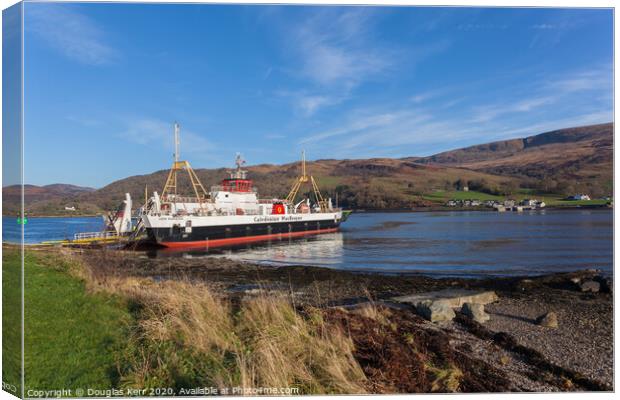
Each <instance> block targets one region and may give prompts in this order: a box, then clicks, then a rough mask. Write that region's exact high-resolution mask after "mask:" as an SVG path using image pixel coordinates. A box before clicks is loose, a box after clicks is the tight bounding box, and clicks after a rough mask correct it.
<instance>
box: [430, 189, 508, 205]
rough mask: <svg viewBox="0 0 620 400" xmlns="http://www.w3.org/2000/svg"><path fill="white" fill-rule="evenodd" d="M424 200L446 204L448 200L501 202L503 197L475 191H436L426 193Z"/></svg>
mask: <svg viewBox="0 0 620 400" xmlns="http://www.w3.org/2000/svg"><path fill="white" fill-rule="evenodd" d="M422 197H423V198H424V199H425V200H429V201H437V202H442V203H443V202H446V201H448V200H481V201H485V200H503V199H504V197H503V196H496V195H492V194H488V193H483V192H476V191H468V192H462V191H444V190H438V191H435V192H431V193H426V194H424V195H423V196H422Z"/></svg>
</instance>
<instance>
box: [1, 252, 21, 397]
mask: <svg viewBox="0 0 620 400" xmlns="http://www.w3.org/2000/svg"><path fill="white" fill-rule="evenodd" d="M2 381H3V382H4V383H6V384H7V386H6V390H8V391H9V392H11V393H13V394H14V395H16V396H17V395H20V394H21V389H20V388H21V257H20V253H19V252H18V251H16V250H10V249H8V248H5V249H3V260H2Z"/></svg>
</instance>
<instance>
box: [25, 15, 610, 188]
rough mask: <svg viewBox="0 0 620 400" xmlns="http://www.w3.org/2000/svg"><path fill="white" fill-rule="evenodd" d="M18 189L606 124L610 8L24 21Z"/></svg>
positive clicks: (422, 148)
mask: <svg viewBox="0 0 620 400" xmlns="http://www.w3.org/2000/svg"><path fill="white" fill-rule="evenodd" d="M24 26H25V28H24V29H25V32H24V48H25V55H24V62H25V68H24V98H25V101H24V121H25V126H24V136H25V142H24V146H25V149H26V150H25V157H24V163H25V170H24V180H25V182H26V183H31V184H37V185H44V184H51V183H59V182H61V183H71V184H76V185H83V186H90V187H102V186H105V185H107V184H109V183H111V182H112V181H114V180H117V179H121V178H124V177H127V176H131V175H139V174H148V173H151V172H154V171H157V170H161V169H167V168H169V166H170V164H171V162H172V157H173V154H172V153H173V123H174V121H178V122H179V124H180V125H181V159H186V160H188V161H190V163H191V164H192V166H193V167H194V168H210V167H232V166H233V165H234V157H235V153H236V152H241V153H242V154H243V156H244V158H245V159H246V160H247V162H248V164H250V165H251V164H260V163H273V164H280V163H286V162H292V161H295V160H298V159H299V157H300V151H301V150H302V149H304V150H305V151H306V154H307V158H308V159H324V158H337V159H342V158H369V157H408V156H425V155H431V154H435V153H438V152H441V151H446V150H450V149H454V148H459V147H463V146H468V145H473V144H479V143H485V142H490V141H495V140H502V139H508V138H515V137H525V136H530V135H534V134H538V133H542V132H546V131H549V130H553V129H559V128H565V127H572V126H579V125H587V124H594V123H603V122H610V121H612V120H613V14H612V11H611V10H610V9H558V8H555V9H544V8H536V9H532V8H519V9H515V8H422V7H336V6H327V7H326V6H315V7H312V6H255V5H246V6H240V5H196V4H110V3H108V4H105V3H99V4H86V3H82V4H75V3H73V4H68V3H57V4H54V3H52V4H49V3H47V4H44V3H26V4H25V9H24Z"/></svg>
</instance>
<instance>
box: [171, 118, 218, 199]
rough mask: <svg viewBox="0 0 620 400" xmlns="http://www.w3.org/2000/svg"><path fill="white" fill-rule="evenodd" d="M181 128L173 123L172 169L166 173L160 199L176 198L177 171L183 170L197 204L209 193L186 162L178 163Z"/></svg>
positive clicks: (206, 197) (207, 196)
mask: <svg viewBox="0 0 620 400" xmlns="http://www.w3.org/2000/svg"><path fill="white" fill-rule="evenodd" d="M180 131H181V127H180V125H179V124H178V123H177V122H175V123H174V162H173V163H172V167H171V168H170V172H169V173H168V179H166V184H165V185H164V190H162V192H161V198H162V200H163V201H169V200H172V199H173V198H174V197H176V196H177V189H178V186H177V175H178V173H179V171H182V170H185V171H187V175H188V176H189V180H190V182H191V184H192V188H193V190H194V194H195V195H196V198H197V199H198V202H199V203H202V202H204V201H206V200H207V199H208V198H209V193H208V192H207V191H206V190H205V188H204V186H203V185H202V183H201V182H200V179H198V176H197V175H196V172H194V170H193V169H192V167H191V165H190V164H189V162H188V161H179V158H180V154H181V153H180V147H181V135H180Z"/></svg>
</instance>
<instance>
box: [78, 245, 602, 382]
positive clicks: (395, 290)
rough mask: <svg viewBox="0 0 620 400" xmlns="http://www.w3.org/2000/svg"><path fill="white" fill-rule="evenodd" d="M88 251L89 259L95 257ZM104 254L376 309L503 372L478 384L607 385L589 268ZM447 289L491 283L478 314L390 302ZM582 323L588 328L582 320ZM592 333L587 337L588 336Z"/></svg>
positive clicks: (142, 275) (130, 269)
mask: <svg viewBox="0 0 620 400" xmlns="http://www.w3.org/2000/svg"><path fill="white" fill-rule="evenodd" d="M92 254H93V255H92V256H93V257H95V259H97V257H99V256H98V255H97V254H96V253H92ZM88 257H89V256H88V255H86V258H87V259H88ZM114 260H117V262H116V263H115V262H114ZM102 261H103V260H102ZM104 262H106V263H108V264H110V262H111V263H112V264H116V265H118V266H119V268H118V269H116V268H113V270H112V271H110V272H111V273H112V274H114V275H115V276H117V274H119V273H120V274H124V275H125V276H127V277H128V278H130V279H136V278H137V279H148V280H151V279H154V280H155V281H157V282H177V281H183V282H192V284H199V283H201V282H204V283H208V285H209V286H210V287H211V288H213V290H215V291H216V292H218V293H220V294H221V295H222V296H224V297H227V298H229V299H230V301H232V302H233V303H234V304H236V303H243V302H245V301H248V300H249V299H252V298H255V297H256V296H261V295H266V296H268V297H279V296H287V297H290V298H291V299H292V302H293V304H295V305H296V307H301V308H304V307H317V308H318V309H320V310H323V312H324V313H325V314H326V318H330V317H333V316H334V314H333V313H336V315H337V316H338V315H340V314H339V313H341V311H338V310H347V311H346V313H353V314H355V315H357V314H362V315H365V314H366V313H368V312H370V313H377V312H378V313H380V314H381V315H383V317H377V318H379V320H381V319H382V318H385V319H387V320H388V321H391V322H390V323H392V324H395V325H396V326H409V327H410V328H407V329H412V330H414V331H418V332H419V334H420V335H426V334H431V335H436V336H438V337H439V338H444V339H445V340H446V343H445V344H444V345H445V346H447V347H449V350H446V351H450V352H456V353H457V354H458V353H462V354H463V356H464V357H466V358H467V359H469V361H467V363H465V364H466V366H465V368H466V369H467V370H468V371H469V369H470V368H472V365H478V364H479V363H480V365H478V367H476V368H480V369H481V371H484V373H485V374H487V375H490V376H493V375H497V376H502V377H503V378H502V379H499V378H498V382H499V381H501V382H503V383H502V384H501V385H500V384H499V383H497V385H498V386H497V387H495V389H493V387H487V388H486V389H488V390H498V389H500V388H501V390H500V391H520V390H527V391H532V390H533V391H548V390H552V391H557V390H560V391H563V390H610V388H611V387H612V386H613V382H612V376H613V327H612V326H611V325H610V324H609V321H611V320H612V319H613V288H612V285H613V283H612V282H613V279H611V280H610V279H609V278H604V279H603V280H604V282H605V285H607V286H604V285H601V288H603V287H606V288H607V289H601V291H599V292H598V293H590V292H583V291H581V290H580V287H579V284H576V283H575V282H576V281H577V280H581V281H587V280H589V279H592V278H593V277H595V276H598V275H599V274H600V271H597V270H580V271H576V272H568V273H552V274H546V275H542V276H535V277H532V276H517V277H505V278H498V277H477V278H462V277H441V278H439V277H429V276H423V275H395V276H394V275H383V274H367V273H355V272H351V271H345V270H332V269H328V268H324V267H312V266H305V265H298V266H279V267H274V266H265V265H261V264H255V263H246V262H238V261H233V260H230V259H227V258H225V257H220V258H208V259H178V258H154V259H144V258H138V257H135V254H131V253H129V254H127V253H117V254H116V255H115V256H114V257H113V258H112V260H110V259H109V257H107V258H106V259H105V261H104ZM95 264H96V265H100V264H99V263H97V262H95ZM454 290H456V291H460V290H467V291H473V292H484V291H493V292H495V293H496V294H497V296H498V300H497V301H495V302H492V303H490V304H487V305H486V306H485V310H486V312H487V313H488V314H489V315H490V317H491V319H490V320H489V321H488V322H485V323H482V324H479V323H477V322H472V321H470V320H467V319H464V317H463V314H461V313H460V312H459V311H458V310H457V315H456V318H455V319H454V320H452V321H445V322H440V323H436V322H429V321H427V320H425V319H423V318H421V317H420V316H419V315H418V312H417V310H416V308H415V307H414V306H411V305H408V304H405V303H397V302H395V299H396V298H398V297H400V296H410V295H419V294H423V293H428V292H436V291H454ZM606 290H607V291H606ZM368 307H370V311H369V310H368ZM377 310H379V311H377ZM550 311H553V312H554V313H556V314H557V315H558V320H559V326H558V328H555V329H554V328H546V327H542V326H539V325H538V324H537V323H536V322H535V320H536V318H537V317H539V316H540V315H543V314H545V313H547V312H550ZM340 317H342V318H345V319H346V320H347V321H349V322H347V324H351V323H353V322H351V321H350V319H351V318H354V319H355V318H357V317H353V316H351V315H349V314H344V315H340ZM340 317H338V318H340ZM368 323H369V322H368V321H365V322H364V324H368ZM586 326H587V327H588V329H584V327H586ZM367 329H371V330H372V328H370V327H368V328H364V329H362V330H361V331H360V332H358V333H357V334H356V335H361V336H359V337H354V341H356V340H358V341H359V342H360V345H362V343H365V341H366V340H370V339H369V338H368V336H367V333H368V330H367ZM498 335H499V336H498ZM502 335H503V336H502ZM592 337H596V338H597V340H596V341H592V340H591V338H592ZM444 339H442V340H444ZM395 340H397V341H399V340H403V338H402V337H400V338H395ZM448 343H454V345H452V344H448ZM492 343H495V344H494V345H491V344H492ZM444 345H442V346H444ZM394 346H396V344H394ZM398 346H400V345H398ZM372 356H373V357H374V355H372ZM390 365H391V364H390ZM543 365H545V367H541V366H543ZM388 366H389V365H388ZM386 367H387V366H386ZM468 371H463V372H464V373H467V372H468ZM540 374H543V375H542V376H539V375H540ZM580 377H583V379H582V378H580ZM472 379H473V378H472ZM580 379H581V380H580ZM478 384H481V383H480V382H478ZM571 385H572V386H571Z"/></svg>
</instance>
